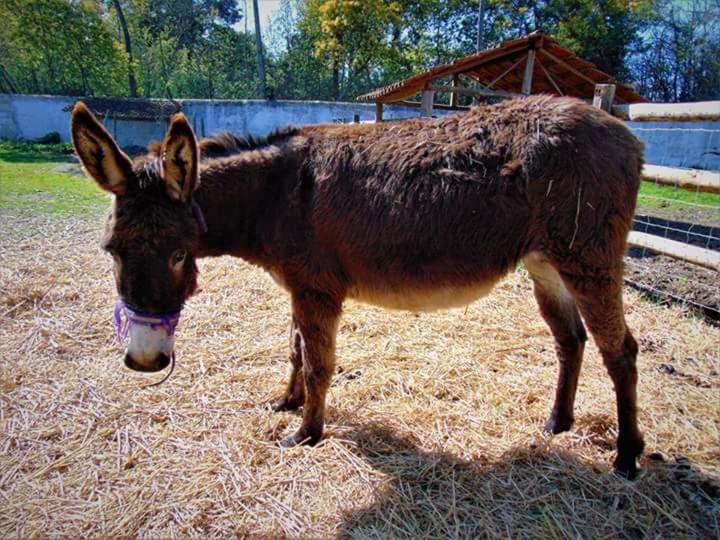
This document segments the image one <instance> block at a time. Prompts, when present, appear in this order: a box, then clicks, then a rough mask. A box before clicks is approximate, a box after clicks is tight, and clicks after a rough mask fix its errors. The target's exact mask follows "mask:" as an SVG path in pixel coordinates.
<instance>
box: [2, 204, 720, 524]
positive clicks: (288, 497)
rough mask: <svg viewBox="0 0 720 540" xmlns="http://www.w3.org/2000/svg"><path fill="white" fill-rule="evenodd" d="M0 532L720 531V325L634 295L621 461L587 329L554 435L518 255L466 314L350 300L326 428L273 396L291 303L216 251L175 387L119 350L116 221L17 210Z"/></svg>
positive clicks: (549, 368) (259, 275)
mask: <svg viewBox="0 0 720 540" xmlns="http://www.w3.org/2000/svg"><path fill="white" fill-rule="evenodd" d="M0 219H1V220H2V227H3V233H2V235H0V260H2V264H1V265H0V536H2V537H21V538H30V537H45V536H65V537H89V536H103V537H113V536H138V537H159V536H162V537H176V536H197V537H227V536H231V535H237V536H240V537H245V536H263V537H268V536H272V537H278V536H280V537H313V538H319V537H323V538H324V537H350V538H417V537H425V538H447V537H466V538H470V537H507V536H511V537H517V538H551V537H552V538H577V537H592V538H598V537H610V538H646V537H652V538H676V537H684V538H698V537H699V538H718V537H719V536H720V523H719V519H720V518H719V517H718V516H720V445H719V444H718V443H719V441H720V328H717V327H713V326H711V325H708V324H707V323H705V322H704V321H703V320H701V319H699V318H697V317H693V316H691V315H690V313H689V312H688V310H687V309H686V308H684V307H682V306H677V305H661V304H658V303H652V302H648V301H646V300H644V299H643V298H642V297H641V296H640V295H639V294H638V293H636V292H634V291H632V290H629V289H628V291H627V294H626V314H627V318H628V323H629V325H630V327H631V328H632V329H633V331H634V333H635V335H636V337H637V338H638V341H639V343H640V347H641V352H640V357H639V374H640V382H639V396H640V424H641V429H642V430H643V431H644V433H645V438H646V452H645V455H644V456H643V459H642V466H643V467H644V472H643V475H642V476H641V478H640V479H639V480H637V481H635V482H628V481H626V480H623V479H621V478H618V477H616V476H614V475H613V474H611V472H610V463H611V462H612V459H613V454H614V439H615V436H616V431H615V429H616V428H615V414H614V396H613V391H612V385H611V383H610V381H609V379H608V377H607V376H606V374H605V371H604V368H603V367H602V362H601V359H600V357H599V355H598V353H597V350H596V348H595V347H594V346H593V345H592V344H589V345H588V347H587V352H586V355H585V364H584V366H583V373H582V375H581V380H580V387H579V392H578V401H577V407H576V415H575V416H576V424H575V426H574V428H573V430H572V431H571V432H569V433H565V434H562V435H559V436H555V437H548V436H546V435H544V434H543V433H542V424H543V422H544V420H545V418H546V415H547V413H548V412H549V410H550V407H551V403H552V396H553V391H554V382H555V377H556V361H555V355H554V351H553V343H552V340H551V338H550V335H549V332H548V329H547V327H546V326H545V324H544V323H543V321H542V319H541V318H540V316H539V315H538V313H537V307H536V306H535V304H534V300H533V295H532V292H531V287H530V284H529V282H528V280H527V278H526V276H525V275H524V274H523V272H522V271H518V272H515V273H513V274H512V275H510V276H509V278H508V279H507V280H505V281H504V282H503V283H502V284H501V285H499V286H498V287H497V288H496V290H495V291H493V293H492V294H491V295H490V296H489V297H487V298H486V299H484V300H481V301H479V302H476V303H474V304H472V305H471V306H469V307H468V308H467V309H460V310H453V311H448V312H441V313H437V314H423V315H416V314H412V313H399V312H389V311H384V310H381V309H376V308H374V307H369V306H364V305H360V304H355V303H349V304H348V305H347V307H346V311H345V315H344V318H343V322H342V324H341V327H340V330H339V336H338V351H337V352H338V373H337V376H336V377H335V381H334V383H333V386H332V389H331V391H330V395H329V409H328V415H327V420H328V429H327V435H326V437H325V438H324V440H323V441H322V442H321V443H320V444H319V445H318V446H316V447H315V448H305V447H302V448H295V449H289V450H285V449H280V448H279V447H278V446H277V445H276V441H277V440H278V439H279V438H281V437H282V436H284V435H287V434H289V433H290V432H291V431H293V430H294V429H295V428H296V427H297V426H298V423H299V417H298V415H297V414H295V413H272V412H271V411H270V410H269V409H268V407H267V404H268V403H269V402H270V401H271V400H272V398H274V397H275V396H277V395H278V394H279V392H280V391H281V389H282V386H283V384H284V382H285V377H286V376H287V372H288V365H287V360H286V358H287V333H288V324H289V307H288V300H287V297H286V295H285V293H284V292H282V291H281V290H279V289H278V288H277V287H276V286H275V285H274V283H273V282H272V280H271V279H270V278H269V277H268V276H266V275H265V274H264V273H263V272H262V271H260V270H258V269H255V268H252V267H250V266H248V265H246V264H245V263H243V262H242V261H239V260H234V259H230V258H221V259H213V260H204V261H201V264H200V267H201V276H200V283H201V288H202V291H201V292H200V293H199V294H198V295H197V296H196V297H194V298H193V299H192V300H191V301H190V302H189V304H188V306H187V308H186V309H185V311H184V314H183V319H182V320H181V323H180V327H179V328H178V342H177V350H178V356H179V357H178V366H177V369H176V372H175V373H174V374H173V376H172V377H171V378H170V380H169V381H167V382H166V383H165V384H164V385H162V386H160V387H157V388H153V389H144V388H142V385H143V384H145V383H147V382H150V381H153V380H156V379H157V378H159V375H155V376H149V375H140V374H135V373H132V372H129V371H127V370H125V369H124V368H123V367H122V362H121V360H120V350H119V348H118V345H117V344H115V343H114V341H113V329H112V324H111V316H112V308H113V305H114V302H115V293H114V289H113V285H112V277H111V272H110V266H111V263H110V260H109V258H108V257H107V256H105V255H103V254H102V253H101V252H100V250H99V248H98V247H97V242H98V238H99V232H100V223H101V219H99V218H92V219H82V220H81V219H68V218H63V219H60V218H54V219H52V220H49V219H47V218H39V217H37V216H34V215H9V214H5V215H1V216H0Z"/></svg>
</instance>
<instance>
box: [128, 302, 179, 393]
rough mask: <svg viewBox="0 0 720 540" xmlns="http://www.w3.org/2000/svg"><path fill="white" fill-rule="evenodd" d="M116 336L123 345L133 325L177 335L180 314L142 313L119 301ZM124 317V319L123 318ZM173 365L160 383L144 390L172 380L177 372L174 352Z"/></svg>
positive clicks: (149, 385)
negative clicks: (173, 374) (162, 329)
mask: <svg viewBox="0 0 720 540" xmlns="http://www.w3.org/2000/svg"><path fill="white" fill-rule="evenodd" d="M114 315H115V317H114V322H115V335H116V337H117V341H118V343H120V344H122V343H124V342H125V340H127V336H128V334H129V332H130V327H131V326H132V325H133V324H139V325H142V326H149V327H150V328H151V329H153V330H156V329H158V328H159V327H161V326H162V327H163V328H164V329H165V333H166V334H167V335H168V337H171V336H172V335H174V334H175V328H177V325H178V323H179V322H180V312H179V311H176V312H174V313H161V314H159V315H154V314H149V313H143V312H141V311H135V310H134V309H132V308H130V307H128V306H127V304H125V302H123V301H122V300H118V301H117V303H116V304H115V314H114ZM123 315H124V317H123ZM170 360H171V364H170V370H169V371H168V372H167V373H166V374H165V376H164V377H163V378H162V379H161V380H160V381H158V382H156V383H152V384H146V385H145V386H144V387H143V388H150V387H151V386H158V385H160V384H162V383H164V382H165V381H167V380H168V379H169V378H170V375H172V372H173V371H174V370H175V351H173V353H172V356H171V357H170Z"/></svg>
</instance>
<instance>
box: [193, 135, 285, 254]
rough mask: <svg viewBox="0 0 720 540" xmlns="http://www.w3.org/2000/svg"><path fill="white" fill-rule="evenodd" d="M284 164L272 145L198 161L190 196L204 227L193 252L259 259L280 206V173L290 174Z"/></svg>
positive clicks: (283, 202)
mask: <svg viewBox="0 0 720 540" xmlns="http://www.w3.org/2000/svg"><path fill="white" fill-rule="evenodd" d="M290 166H291V165H290V164H289V163H288V160H287V159H286V158H285V157H283V155H282V153H281V152H279V151H277V149H275V150H267V149H266V150H256V151H246V152H242V153H240V154H237V155H235V156H229V157H224V158H219V159H213V160H209V161H207V162H204V163H203V164H202V165H201V169H200V186H199V188H198V190H197V191H196V192H195V194H194V197H195V201H196V202H197V204H198V206H199V207H200V209H201V210H202V213H203V215H204V218H205V222H206V224H207V231H206V232H205V233H203V234H201V236H200V245H199V249H198V253H197V255H198V256H199V257H208V256H210V257H212V256H220V255H234V256H239V257H242V258H244V259H246V260H249V261H250V262H255V263H261V262H262V261H261V258H262V256H263V253H264V250H265V244H266V242H267V239H268V231H272V230H273V229H274V228H275V227H274V225H273V224H274V223H275V222H276V221H277V220H278V219H281V214H282V210H283V208H284V206H285V200H286V199H287V197H286V195H285V194H284V193H283V189H284V188H283V186H284V185H285V182H283V180H282V179H283V178H284V175H288V174H294V172H295V171H293V170H292V169H290V168H289V167H290Z"/></svg>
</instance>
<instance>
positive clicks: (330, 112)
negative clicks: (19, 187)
mask: <svg viewBox="0 0 720 540" xmlns="http://www.w3.org/2000/svg"><path fill="white" fill-rule="evenodd" d="M76 99H77V98H73V97H68V96H29V95H7V94H0V138H8V139H37V138H38V137H42V136H43V135H45V134H47V133H49V132H52V131H57V132H58V133H60V136H61V137H62V139H63V140H64V141H69V140H70V134H69V131H68V127H69V121H70V118H69V113H68V112H64V111H63V109H64V108H65V107H67V106H68V105H70V104H72V103H73V102H74V101H75V100H76ZM181 102H182V105H183V111H184V112H185V114H186V115H187V117H188V119H189V120H190V122H191V123H192V124H193V126H194V127H195V130H196V131H197V132H198V134H199V135H200V136H204V135H212V134H214V133H217V132H218V131H222V130H228V131H231V132H235V133H239V134H252V135H266V134H267V133H269V132H270V131H272V130H273V129H276V128H279V127H282V126H284V125H287V124H295V125H305V124H315V123H323V122H336V121H344V122H352V120H353V116H354V115H355V114H359V115H360V119H361V121H372V120H374V118H375V105H374V104H366V103H336V102H326V101H261V100H232V101H231V100H205V99H187V100H181ZM418 114H419V110H418V109H414V108H408V107H401V106H385V114H384V117H385V118H387V119H393V118H409V117H417V116H418ZM437 114H438V115H441V114H447V113H446V112H444V111H437ZM627 124H628V126H629V127H630V129H632V130H633V132H634V133H635V135H637V136H638V137H639V138H640V139H641V140H642V141H643V142H645V146H646V160H647V162H648V163H651V164H654V165H664V166H667V167H682V168H704V169H709V170H720V122H716V121H715V122H628V123H627ZM107 127H108V129H109V130H110V131H111V132H112V133H113V134H114V135H115V137H116V138H117V140H118V142H119V143H120V144H121V145H122V146H127V145H139V146H145V145H146V144H147V143H148V142H149V141H151V140H153V139H155V140H158V139H161V138H162V137H163V135H164V134H165V124H164V122H141V121H123V120H114V119H110V120H109V121H108V122H107Z"/></svg>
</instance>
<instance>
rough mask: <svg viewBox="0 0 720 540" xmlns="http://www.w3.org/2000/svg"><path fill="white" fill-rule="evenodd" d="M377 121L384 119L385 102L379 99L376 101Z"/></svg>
mask: <svg viewBox="0 0 720 540" xmlns="http://www.w3.org/2000/svg"><path fill="white" fill-rule="evenodd" d="M375 121H376V122H382V121H383V104H382V103H380V102H379V101H376V102H375Z"/></svg>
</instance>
